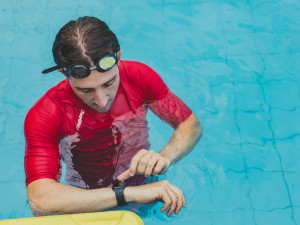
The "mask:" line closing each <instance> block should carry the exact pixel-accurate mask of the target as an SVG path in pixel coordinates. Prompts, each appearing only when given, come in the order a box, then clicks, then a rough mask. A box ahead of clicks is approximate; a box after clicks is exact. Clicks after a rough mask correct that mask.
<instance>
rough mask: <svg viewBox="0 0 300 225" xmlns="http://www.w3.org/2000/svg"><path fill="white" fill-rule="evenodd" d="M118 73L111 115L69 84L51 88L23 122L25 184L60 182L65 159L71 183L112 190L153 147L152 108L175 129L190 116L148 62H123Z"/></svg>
mask: <svg viewBox="0 0 300 225" xmlns="http://www.w3.org/2000/svg"><path fill="white" fill-rule="evenodd" d="M119 74H120V85H119V88H118V91H117V94H116V98H115V101H114V103H113V105H112V108H111V109H110V110H109V111H108V112H107V113H98V112H96V111H94V110H92V109H91V108H89V107H88V106H87V105H86V104H85V103H84V102H83V101H81V100H80V99H79V98H78V97H77V96H76V95H75V93H74V92H73V90H72V88H71V87H70V85H69V82H68V81H67V80H64V81H62V82H60V83H59V84H58V85H56V86H54V87H53V88H51V89H50V90H49V91H48V92H47V93H46V94H45V95H44V96H42V98H41V99H39V100H38V102H37V103H36V104H35V105H34V106H33V107H32V108H31V109H30V111H29V112H28V114H27V116H26V119H25V124H24V134H25V140H26V151H25V172H26V185H28V184H29V183H30V182H32V181H34V180H37V179H41V178H50V179H54V180H57V181H59V180H60V177H61V159H62V160H63V161H64V162H65V163H66V181H67V182H68V183H69V184H71V185H74V186H77V187H81V188H99V187H107V186H111V184H112V183H113V180H115V179H116V178H117V176H118V175H119V174H121V173H123V172H124V171H125V170H127V169H128V168H129V165H130V160H131V158H132V157H133V156H134V155H135V154H136V153H137V152H138V151H139V150H141V149H149V148H150V144H149V141H148V124H147V120H146V114H147V109H148V108H150V109H151V110H152V111H153V112H154V113H155V114H156V115H158V116H159V117H160V118H161V119H162V120H164V121H165V122H167V123H168V124H170V125H171V126H172V127H173V128H176V127H177V126H178V125H179V124H180V123H181V122H182V121H184V120H185V119H186V118H187V117H189V116H190V115H191V113H192V112H191V110H190V109H189V108H188V107H187V106H186V105H185V104H184V103H183V102H182V101H181V100H180V99H179V98H178V97H176V96H175V95H174V94H173V93H172V92H171V91H170V90H169V89H168V87H167V86H166V84H165V83H164V82H163V80H162V79H161V78H160V76H159V75H158V74H157V73H156V72H155V71H154V70H152V69H151V68H150V67H148V66H146V65H145V64H142V63H139V62H133V61H122V60H121V61H120V65H119ZM144 180H145V177H144V176H141V175H136V176H134V177H132V178H131V179H130V180H129V185H140V184H142V183H143V182H144Z"/></svg>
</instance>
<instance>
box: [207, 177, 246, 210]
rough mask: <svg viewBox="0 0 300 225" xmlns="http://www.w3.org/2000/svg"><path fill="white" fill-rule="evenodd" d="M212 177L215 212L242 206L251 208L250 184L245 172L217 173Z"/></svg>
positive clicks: (212, 208)
mask: <svg viewBox="0 0 300 225" xmlns="http://www.w3.org/2000/svg"><path fill="white" fill-rule="evenodd" d="M211 179H212V181H211V182H212V193H211V200H212V206H211V210H212V211H213V212H228V211H229V212H231V211H234V210H237V209H241V208H242V209H244V208H248V209H249V208H251V204H250V201H249V197H248V193H249V190H250V186H249V182H248V181H247V180H246V179H245V174H244V173H240V174H238V173H234V172H228V173H224V174H216V175H214V176H212V178H211Z"/></svg>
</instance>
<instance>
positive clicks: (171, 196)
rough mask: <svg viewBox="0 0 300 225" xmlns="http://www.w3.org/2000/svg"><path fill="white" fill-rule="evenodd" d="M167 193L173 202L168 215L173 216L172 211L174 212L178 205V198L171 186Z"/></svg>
mask: <svg viewBox="0 0 300 225" xmlns="http://www.w3.org/2000/svg"><path fill="white" fill-rule="evenodd" d="M167 193H168V195H169V197H170V199H171V204H170V208H169V210H168V212H167V216H171V215H172V213H173V212H174V210H175V208H176V205H177V198H176V195H175V194H174V192H173V190H172V189H171V188H167Z"/></svg>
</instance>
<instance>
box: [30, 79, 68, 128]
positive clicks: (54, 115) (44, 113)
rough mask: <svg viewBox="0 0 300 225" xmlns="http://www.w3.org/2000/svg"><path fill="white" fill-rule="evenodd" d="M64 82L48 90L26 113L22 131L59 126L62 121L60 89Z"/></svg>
mask: <svg viewBox="0 0 300 225" xmlns="http://www.w3.org/2000/svg"><path fill="white" fill-rule="evenodd" d="M64 85H65V84H64V81H63V82H61V83H59V84H58V85H56V86H54V87H52V88H51V89H49V90H48V91H47V92H46V93H45V94H44V95H43V96H42V97H41V98H40V99H39V100H38V101H37V102H36V103H35V104H34V105H33V106H32V107H31V109H30V110H29V111H28V113H27V115H26V118H25V123H24V129H25V131H29V130H32V129H39V128H43V129H44V128H47V127H52V128H54V125H56V126H59V124H60V123H61V120H62V118H63V117H62V115H63V110H62V102H61V100H60V95H59V92H60V89H61V88H62V87H63V86H64Z"/></svg>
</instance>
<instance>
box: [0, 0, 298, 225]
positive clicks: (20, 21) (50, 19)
mask: <svg viewBox="0 0 300 225" xmlns="http://www.w3.org/2000/svg"><path fill="white" fill-rule="evenodd" d="M0 10H1V13H0V31H1V36H0V47H1V51H0V65H1V76H0V87H1V88H0V143H1V145H0V151H1V158H0V171H1V173H0V182H1V183H0V199H1V204H0V219H9V218H21V217H30V216H32V214H31V212H30V209H29V206H28V203H27V199H26V188H25V175H24V167H23V156H24V137H23V121H24V118H25V115H26V113H27V111H28V110H29V109H30V107H31V106H32V105H33V104H34V103H35V102H36V101H37V100H38V99H39V97H40V96H41V95H42V94H43V93H45V92H46V91H47V90H48V89H49V88H50V87H52V86H54V85H55V84H57V83H58V82H59V81H61V80H62V79H63V77H62V76H61V75H60V74H59V73H58V72H55V73H52V74H51V75H50V74H49V75H46V76H45V75H42V74H41V71H42V70H43V69H45V68H47V67H50V66H52V65H53V59H52V54H51V47H52V43H53V40H54V37H55V35H56V33H57V32H58V30H59V28H60V27H61V26H63V25H64V24H65V23H67V22H68V21H69V20H71V19H76V18H78V17H79V16H85V15H90V16H96V17H98V18H100V19H102V20H104V21H105V22H107V23H108V25H109V26H110V27H111V29H112V30H113V31H114V32H115V33H116V34H117V36H118V38H119V41H120V44H121V48H122V50H123V54H122V56H123V59H128V60H136V61H141V62H144V63H146V64H148V65H149V66H151V67H152V68H153V69H155V70H156V71H157V72H158V73H159V74H160V75H161V76H162V77H163V79H164V80H165V82H166V83H167V84H168V86H169V87H170V89H171V90H172V91H173V92H174V93H175V94H177V95H178V96H179V97H180V98H181V99H183V100H184V101H185V102H186V104H187V105H188V106H190V107H191V109H192V110H193V112H194V113H195V114H196V115H197V116H198V117H199V119H200V120H201V122H202V124H203V128H204V133H203V138H202V140H201V141H200V142H199V144H198V145H197V146H196V147H195V148H194V150H193V152H192V153H190V154H189V155H188V156H187V157H185V158H184V159H183V160H181V161H180V162H179V163H177V164H176V165H174V166H173V167H171V168H170V169H169V171H168V173H167V174H166V175H164V176H162V177H161V178H160V179H167V180H169V181H170V182H171V183H173V184H174V185H176V186H178V187H179V188H181V189H182V190H183V192H184V194H185V196H186V199H187V207H186V208H185V209H183V210H182V211H181V212H180V214H179V215H177V216H174V215H173V216H172V217H170V218H169V217H167V216H166V214H165V213H160V211H159V209H160V207H161V206H162V203H158V204H156V205H154V206H144V207H141V209H140V210H138V212H137V213H138V214H139V215H140V216H141V217H142V218H143V221H144V223H145V224H157V223H160V224H167V223H168V224H178V225H179V224H205V225H219V224H230V225H235V224H236V225H240V224H243V225H252V224H253V225H269V224H271V225H275V224H278V225H279V224H280V225H282V224H284V225H290V224H291V225H294V224H300V163H299V160H300V126H299V124H300V14H299V11H300V2H299V1H298V0H272V1H271V0H265V1H258V0H253V1H249V0H248V1H244V0H239V1H234V0H227V1H225V0H186V1H179V0H176V1H171V0H164V1H154V0H151V1H145V0H143V1H133V0H128V1H120V0H119V1H104V0H101V1H99V0H98V1H96V0H88V1H80V0H72V1H71V0H65V1H58V0H52V1H38V0H31V1H20V0H10V1H8V0H4V1H2V2H1V5H0ZM148 120H149V124H150V143H151V144H152V149H154V150H156V151H159V150H160V149H161V148H162V147H163V146H164V145H165V144H166V143H167V141H168V140H169V137H170V136H171V135H172V129H171V128H170V127H168V126H167V125H165V124H163V123H162V122H161V121H160V120H159V119H158V118H156V117H155V116H154V115H153V114H151V113H149V115H148ZM162 130H163V132H162ZM62 182H64V181H63V179H62Z"/></svg>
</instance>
